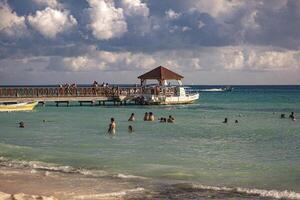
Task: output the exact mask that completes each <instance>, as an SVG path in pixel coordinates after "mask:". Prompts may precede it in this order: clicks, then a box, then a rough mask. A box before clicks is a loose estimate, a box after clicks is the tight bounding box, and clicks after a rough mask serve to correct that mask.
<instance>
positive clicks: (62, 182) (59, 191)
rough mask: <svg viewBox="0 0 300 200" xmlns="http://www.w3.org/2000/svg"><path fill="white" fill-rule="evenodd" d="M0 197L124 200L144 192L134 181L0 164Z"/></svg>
mask: <svg viewBox="0 0 300 200" xmlns="http://www.w3.org/2000/svg"><path fill="white" fill-rule="evenodd" d="M0 191H1V193H0V199H1V200H2V199H26V200H27V199H123V197H125V196H126V195H128V194H129V193H139V192H143V191H144V189H143V188H140V187H139V186H138V185H137V184H135V183H134V182H131V183H129V182H128V181H126V180H122V179H118V178H106V177H97V178H95V177H89V176H88V175H80V174H75V173H74V174H72V173H61V172H49V171H44V170H32V169H17V168H9V167H0Z"/></svg>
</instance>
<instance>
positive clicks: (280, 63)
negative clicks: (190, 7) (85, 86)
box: [50, 46, 300, 71]
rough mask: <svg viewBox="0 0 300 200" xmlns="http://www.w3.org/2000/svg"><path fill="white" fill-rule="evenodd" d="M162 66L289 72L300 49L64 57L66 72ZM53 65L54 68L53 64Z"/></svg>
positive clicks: (233, 48) (299, 56)
mask: <svg viewBox="0 0 300 200" xmlns="http://www.w3.org/2000/svg"><path fill="white" fill-rule="evenodd" d="M159 65H163V66H166V67H170V68H171V69H176V70H178V71H195V70H204V71H224V70H225V71H278V70H281V71H286V70H294V69H300V51H290V50H272V49H270V48H268V47H264V48H262V47H247V46H228V47H205V48H199V49H194V50H172V51H170V50H168V51H157V52H154V53H133V52H129V51H126V52H109V51H98V50H96V49H94V48H92V49H91V50H90V51H89V52H87V53H86V54H84V55H80V56H77V57H67V58H63V62H62V64H61V67H60V68H58V69H57V68H55V67H57V66H54V67H53V69H54V70H67V71H93V70H96V71H103V70H104V71H131V70H142V69H151V68H153V67H156V66H159ZM50 68H51V67H50Z"/></svg>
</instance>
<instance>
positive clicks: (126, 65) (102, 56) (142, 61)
mask: <svg viewBox="0 0 300 200" xmlns="http://www.w3.org/2000/svg"><path fill="white" fill-rule="evenodd" d="M155 64H156V63H155V60H154V58H153V57H152V56H151V55H147V54H143V53H131V52H109V51H94V52H89V53H87V54H85V55H82V56H77V57H68V58H63V63H62V66H61V67H62V68H63V70H64V69H65V70H68V71H93V70H100V71H101V70H107V71H119V70H120V71H131V70H136V69H148V68H151V67H153V66H154V65H155Z"/></svg>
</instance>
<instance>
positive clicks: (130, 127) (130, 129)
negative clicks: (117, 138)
mask: <svg viewBox="0 0 300 200" xmlns="http://www.w3.org/2000/svg"><path fill="white" fill-rule="evenodd" d="M132 132H134V130H133V127H132V126H131V125H129V126H128V133H132Z"/></svg>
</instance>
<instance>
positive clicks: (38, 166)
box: [0, 157, 300, 200]
mask: <svg viewBox="0 0 300 200" xmlns="http://www.w3.org/2000/svg"><path fill="white" fill-rule="evenodd" d="M0 167H10V168H17V169H20V168H23V169H28V170H31V171H30V172H31V173H39V172H40V171H43V172H44V173H45V175H46V176H49V175H51V172H59V173H77V174H80V175H84V176H92V177H95V178H97V177H112V178H120V179H140V180H143V179H148V178H146V177H141V176H135V175H129V174H121V173H119V174H109V173H108V172H105V171H102V170H88V169H82V168H74V167H71V166H59V165H56V164H49V163H44V162H39V161H22V160H10V159H7V158H4V157H0ZM2 171H3V170H2ZM2 171H1V173H4V172H5V170H4V171H3V172H2ZM173 186H175V187H176V188H178V189H194V190H207V191H216V192H220V194H222V192H229V193H231V192H232V193H240V194H244V195H258V196H260V197H266V198H274V199H293V200H294V199H299V200H300V193H297V192H294V191H288V190H283V191H280V190H265V189H256V188H243V187H226V186H224V187H221V186H208V185H202V184H192V183H179V184H175V185H173ZM144 190H145V189H144V188H136V189H131V190H124V191H120V192H114V193H102V194H93V195H92V196H91V195H83V196H77V197H76V199H91V198H101V197H102V198H105V197H122V196H124V195H127V194H129V193H135V192H142V191H144ZM199 192H201V191H199Z"/></svg>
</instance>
